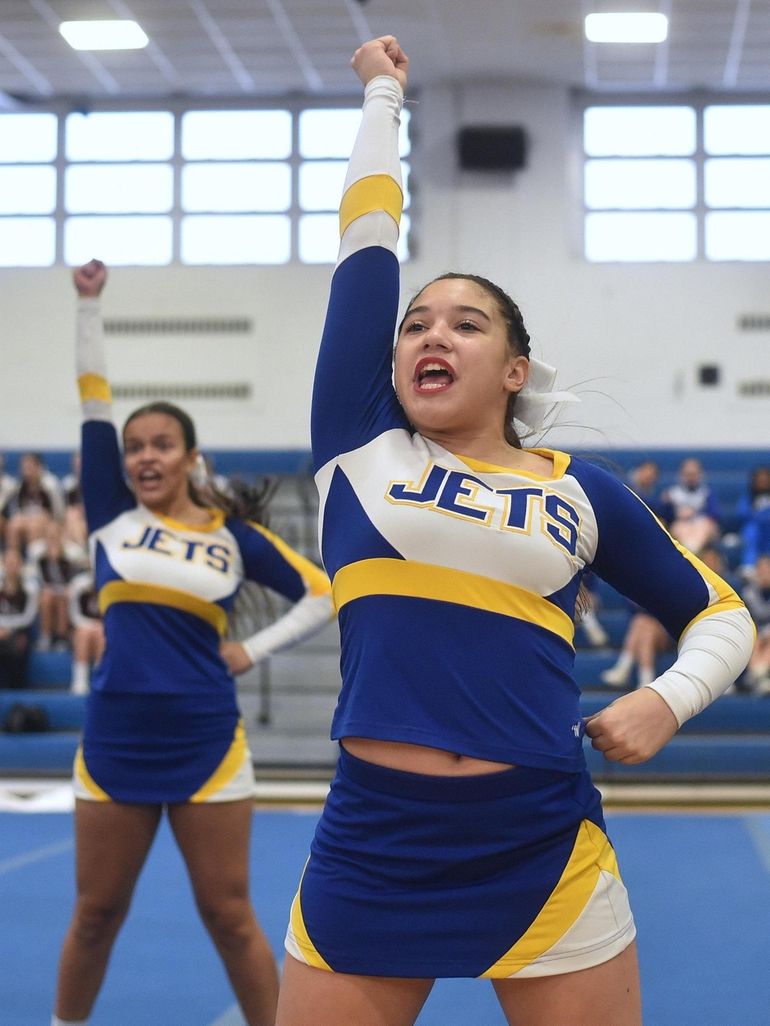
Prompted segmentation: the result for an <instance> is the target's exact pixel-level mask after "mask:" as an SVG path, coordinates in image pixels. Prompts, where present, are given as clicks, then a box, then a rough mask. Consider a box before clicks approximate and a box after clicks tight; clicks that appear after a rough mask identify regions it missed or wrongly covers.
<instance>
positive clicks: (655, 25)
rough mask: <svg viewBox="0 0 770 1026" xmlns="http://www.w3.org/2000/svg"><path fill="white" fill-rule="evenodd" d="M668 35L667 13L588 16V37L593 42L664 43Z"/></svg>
mask: <svg viewBox="0 0 770 1026" xmlns="http://www.w3.org/2000/svg"><path fill="white" fill-rule="evenodd" d="M667 35H668V18H667V17H666V16H665V14H589V15H587V16H586V39H588V40H590V41H591V42H592V43H662V42H663V40H664V39H665V38H666V36H667Z"/></svg>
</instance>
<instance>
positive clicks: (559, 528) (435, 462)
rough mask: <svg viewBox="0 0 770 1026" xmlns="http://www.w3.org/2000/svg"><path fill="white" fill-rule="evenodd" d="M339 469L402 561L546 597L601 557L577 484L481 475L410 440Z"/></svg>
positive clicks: (381, 441)
mask: <svg viewBox="0 0 770 1026" xmlns="http://www.w3.org/2000/svg"><path fill="white" fill-rule="evenodd" d="M338 462H339V465H340V467H341V469H342V470H343V471H344V473H345V476H346V477H347V478H348V480H349V481H350V483H351V485H352V486H353V489H354V491H355V493H356V495H357V497H358V499H359V502H360V503H361V505H362V506H363V508H364V509H365V511H366V513H367V515H368V517H369V519H370V520H371V521H372V523H373V524H374V526H375V527H376V528H377V530H378V531H379V533H380V534H381V535H383V537H384V538H386V539H387V541H388V542H389V543H390V544H391V545H392V546H393V547H394V548H395V549H397V550H398V552H399V553H401V555H402V556H404V558H405V559H408V560H415V561H418V562H422V563H435V564H437V565H440V566H445V567H451V568H452V569H456V570H464V571H467V572H468V573H473V574H479V575H482V576H485V577H490V578H493V579H495V580H500V581H504V582H505V583H508V584H512V585H515V586H517V587H519V588H524V589H526V590H527V591H531V592H534V593H537V594H540V595H548V594H551V593H552V592H555V591H558V590H559V589H560V588H562V587H564V586H565V585H566V584H567V583H568V582H569V581H570V580H571V579H572V578H573V577H574V575H575V573H576V572H577V571H578V570H580V569H582V567H583V566H585V564H586V563H587V562H590V560H591V559H592V558H593V554H594V552H595V551H596V521H595V517H594V514H593V510H592V509H591V505H590V503H589V501H588V499H587V497H586V495H585V493H584V491H583V489H582V488H581V487H580V485H579V484H578V482H577V481H576V480H575V479H574V478H572V477H569V476H564V477H561V478H557V479H555V480H545V479H541V478H537V477H528V476H526V475H520V474H515V473H514V472H511V473H510V474H507V473H484V472H478V471H476V470H472V469H471V468H469V467H468V466H467V465H466V464H464V463H463V462H462V461H461V460H459V459H457V458H456V457H455V456H453V455H452V454H451V453H449V452H447V451H446V450H444V449H441V448H440V447H439V446H435V445H433V444H431V443H428V442H426V441H425V440H424V439H422V438H421V437H420V436H414V437H413V438H410V437H409V435H408V434H407V433H406V432H404V431H390V432H387V433H386V434H384V435H381V436H379V438H377V439H375V440H374V441H373V442H371V443H369V445H367V446H364V447H362V448H361V449H358V450H356V451H354V452H352V453H345V454H344V455H343V456H341V457H340V459H339V461H338ZM330 469H333V468H330ZM324 476H328V478H329V480H330V474H324V472H322V474H321V475H319V477H321V478H322V477H324ZM320 485H322V481H321V480H319V486H320Z"/></svg>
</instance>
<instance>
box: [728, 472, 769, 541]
mask: <svg viewBox="0 0 770 1026" xmlns="http://www.w3.org/2000/svg"><path fill="white" fill-rule="evenodd" d="M768 506H770V467H764V466H763V467H754V469H753V470H752V472H751V476H750V477H749V486H748V489H747V491H746V494H745V495H743V496H741V498H740V499H739V500H738V504H737V507H736V513H737V515H738V518H739V520H740V525H741V527H744V526H745V525H746V524H747V523H748V522H749V520H751V519H752V518H753V517H754V516H755V515H756V514H757V513H759V512H760V511H761V510H763V509H767V507H768Z"/></svg>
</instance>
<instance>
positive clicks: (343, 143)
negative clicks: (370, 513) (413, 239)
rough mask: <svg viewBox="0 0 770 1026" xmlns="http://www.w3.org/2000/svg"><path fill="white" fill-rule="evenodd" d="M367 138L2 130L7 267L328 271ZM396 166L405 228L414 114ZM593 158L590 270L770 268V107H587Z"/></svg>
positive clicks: (301, 113) (119, 114)
mask: <svg viewBox="0 0 770 1026" xmlns="http://www.w3.org/2000/svg"><path fill="white" fill-rule="evenodd" d="M359 120H360V111H359V110H358V108H336V109H317V108H312V109H305V110H297V111H293V110H219V111H214V110H208V111H204V110H196V111H186V112H183V113H173V112H171V111H102V112H96V113H91V114H82V113H70V114H67V115H65V116H62V117H59V116H58V115H56V114H54V113H24V114H16V113H12V114H11V113H9V114H0V266H16V267H19V266H49V265H51V264H53V263H55V262H57V261H61V260H63V261H64V262H65V263H67V264H78V263H81V262H83V261H85V260H87V259H90V257H91V256H92V255H94V254H98V255H99V256H101V257H102V258H103V259H104V260H105V261H107V262H108V263H111V264H148V265H149V264H155V265H164V264H168V263H171V262H173V261H179V262H181V263H186V264H254V263H268V264H269V263H274V264H282V263H286V262H288V261H290V260H300V261H302V262H305V263H329V262H333V261H334V259H335V257H336V252H337V241H338V239H337V217H336V209H337V207H338V204H339V199H340V196H341V193H342V188H343V182H344V177H345V170H346V161H347V157H348V155H349V153H350V149H351V147H352V144H353V139H354V137H355V133H356V130H357V127H358V124H359ZM400 149H401V156H402V162H403V169H404V181H405V186H406V191H405V210H407V211H408V209H409V205H410V195H409V163H408V157H409V154H410V142H409V112H408V111H405V112H404V115H403V118H402V129H401V139H400ZM583 151H584V214H585V217H584V229H585V230H584V252H585V256H586V257H587V259H589V260H592V261H653V260H655V261H689V260H695V259H698V258H706V259H708V260H770V105H758V104H743V105H741V104H714V105H708V106H695V105H692V106H690V105H683V104H678V105H677V104H673V105H666V106H663V105H660V106H649V105H645V106H641V105H636V106H630V105H624V106H617V105H611V104H605V105H601V106H597V105H589V106H586V108H585V109H584V111H583ZM409 220H410V219H409V215H408V213H407V214H406V215H405V217H404V222H403V226H402V227H403V231H402V236H401V252H400V256H401V257H402V259H403V258H406V257H407V256H408V232H409Z"/></svg>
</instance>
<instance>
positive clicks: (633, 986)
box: [493, 944, 642, 1026]
mask: <svg viewBox="0 0 770 1026" xmlns="http://www.w3.org/2000/svg"><path fill="white" fill-rule="evenodd" d="M493 985H494V988H495V991H496V993H497V997H498V1000H499V1002H500V1007H501V1008H502V1010H503V1012H504V1013H505V1017H506V1019H507V1020H508V1023H509V1026H600V1024H601V1026H642V1001H641V994H640V988H639V968H638V965H637V959H636V944H631V945H630V946H629V947H627V948H626V949H625V951H622V952H621V953H620V954H619V955H616V956H615V958H612V959H610V961H609V962H602V964H601V965H595V966H593V967H592V968H590V969H581V970H580V971H579V972H575V973H565V974H564V975H562V976H536V977H532V978H531V979H523V980H516V979H512V980H495V981H493Z"/></svg>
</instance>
